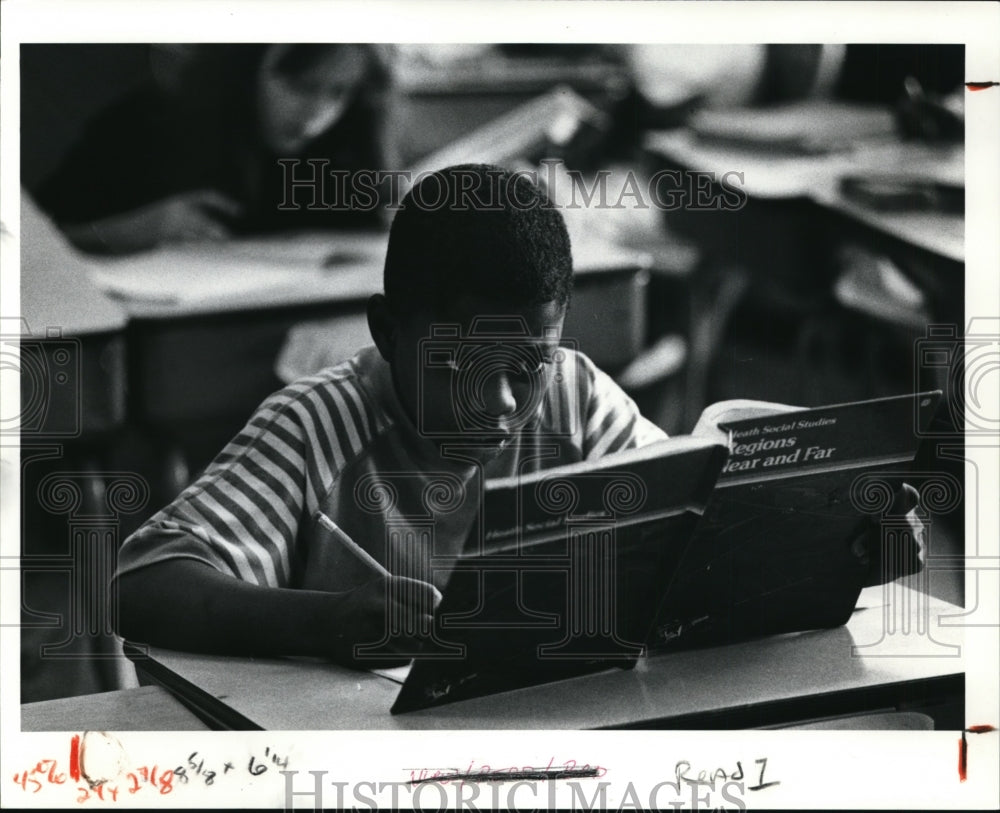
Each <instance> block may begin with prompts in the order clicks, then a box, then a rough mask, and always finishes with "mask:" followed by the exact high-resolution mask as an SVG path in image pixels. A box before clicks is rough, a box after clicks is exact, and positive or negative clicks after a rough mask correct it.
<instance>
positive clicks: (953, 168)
mask: <svg viewBox="0 0 1000 813" xmlns="http://www.w3.org/2000/svg"><path fill="white" fill-rule="evenodd" d="M645 143H646V148H647V149H648V150H650V151H651V152H653V153H656V154H660V155H663V156H665V157H666V158H668V159H669V160H671V161H673V162H676V163H678V164H680V165H681V166H684V167H687V168H689V169H693V170H699V171H710V172H714V173H715V174H716V176H717V177H722V176H723V175H725V173H727V172H740V173H742V180H741V182H740V185H741V187H742V188H743V189H744V190H745V191H746V193H747V194H748V195H750V196H751V197H756V198H760V199H763V200H779V199H789V198H808V199H811V200H813V201H815V202H816V203H818V204H819V205H820V206H824V207H826V208H829V209H832V210H833V211H836V212H838V213H841V214H844V215H847V216H848V217H850V218H853V219H854V220H857V221H860V222H861V223H863V224H864V225H865V226H867V227H869V228H871V229H874V230H875V231H878V232H882V233H884V234H886V235H888V236H889V237H893V238H895V239H898V240H902V241H904V242H907V243H909V244H911V245H915V246H917V247H919V248H922V249H924V250H926V251H929V252H931V253H933V254H936V255H939V256H942V257H944V258H946V259H948V260H953V261H955V262H958V263H961V262H963V261H964V259H965V218H964V217H963V216H962V215H961V214H949V213H944V212H920V211H894V212H880V211H876V210H874V209H871V208H869V207H865V206H862V205H860V204H857V203H855V202H853V201H850V200H847V199H846V198H844V196H843V195H841V194H840V192H839V182H840V179H841V178H843V177H845V176H847V175H859V174H865V173H869V172H871V173H878V174H880V175H893V174H898V175H899V176H901V177H903V176H905V177H913V176H919V177H921V178H923V179H925V180H927V181H936V182H940V183H946V184H952V185H961V184H962V183H963V180H964V167H965V154H964V149H963V148H962V147H960V146H959V147H928V146H925V145H919V144H910V143H902V142H888V143H877V144H868V145H864V144H862V145H859V146H858V147H856V148H855V149H852V150H841V151H836V152H828V153H822V154H815V155H792V156H788V155H781V154H775V153H770V154H769V153H766V152H762V151H760V150H743V149H740V148H738V147H733V146H720V145H718V144H713V143H704V142H701V141H699V139H698V138H697V137H696V136H695V134H694V133H691V132H689V131H684V130H681V131H670V132H662V133H651V134H650V135H649V136H648V137H647V139H646V142H645Z"/></svg>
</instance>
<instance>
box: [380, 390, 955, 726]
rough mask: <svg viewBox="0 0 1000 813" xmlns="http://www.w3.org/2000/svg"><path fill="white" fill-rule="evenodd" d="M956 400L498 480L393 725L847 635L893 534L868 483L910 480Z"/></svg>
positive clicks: (752, 430) (726, 423)
mask: <svg viewBox="0 0 1000 813" xmlns="http://www.w3.org/2000/svg"><path fill="white" fill-rule="evenodd" d="M939 400H940V393H939V392H932V393H923V394H917V395H906V396H900V397H893V398H883V399H877V400H873V401H865V402H859V403H852V404H842V405H838V406H831V407H822V408H817V409H803V410H794V411H782V412H779V413H775V412H774V411H773V410H768V409H766V408H763V409H762V408H760V407H759V406H758V407H752V408H739V407H737V408H733V407H732V406H729V405H726V404H721V405H717V406H713V407H709V408H708V410H706V413H708V414H707V417H708V418H709V419H710V420H709V421H707V423H711V424H712V425H713V426H714V425H716V424H717V423H718V422H719V421H721V423H718V425H719V426H720V427H721V429H723V430H724V431H725V433H726V434H725V435H721V434H718V433H717V436H718V438H722V437H728V441H729V449H728V454H727V449H726V448H725V446H721V445H718V443H714V444H713V443H712V442H711V440H710V439H699V438H694V437H690V438H687V437H685V438H675V439H672V440H669V441H665V442H661V443H657V444H655V445H653V446H649V447H646V448H644V449H640V450H637V451H631V452H626V453H622V454H616V455H609V456H608V457H605V458H602V459H601V460H599V461H596V462H594V463H582V464H574V465H571V466H565V467H560V468H554V469H548V470H543V471H541V472H537V473H532V474H530V475H525V476H521V477H513V478H507V479H503V480H496V481H488V482H487V484H486V487H485V493H484V498H483V504H482V508H481V512H480V516H479V519H478V521H477V524H476V526H475V527H474V528H473V530H472V532H471V533H470V536H469V539H468V541H467V546H466V550H467V554H466V556H464V557H463V558H462V559H460V560H459V561H458V562H457V564H456V566H455V568H454V571H453V573H452V576H451V579H450V581H449V582H448V584H447V586H446V588H445V591H444V598H443V601H442V603H441V605H440V606H439V608H438V610H437V612H436V613H435V619H434V636H433V640H432V641H431V642H430V644H429V646H428V647H427V651H426V653H425V654H424V655H421V656H419V657H417V658H416V660H415V661H414V664H413V666H412V668H411V669H410V671H409V673H408V674H407V675H406V677H405V681H404V682H403V687H402V689H401V691H400V694H399V696H398V697H397V699H396V702H395V705H394V706H393V709H392V710H393V713H399V712H405V711H411V710H415V709H419V708H425V707H428V706H433V705H438V704H441V703H447V702H451V701H454V700H461V699H464V698H469V697H475V696H479V695H483V694H491V693H494V692H499V691H506V690H510V689H516V688H519V687H523V686H527V685H532V684H537V683H544V682H549V681H553V680H559V679H563V678H567V677H571V676H574V675H577V674H582V673H585V672H590V671H595V670H599V669H604V668H609V667H613V666H622V667H628V666H631V665H633V664H634V663H635V661H636V659H637V658H638V657H639V656H640V654H642V652H643V651H648V650H651V651H654V652H655V651H662V650H670V649H673V648H681V647H688V646H694V645H704V644H710V643H713V644H715V643H725V642H729V641H734V640H739V639H741V638H746V637H749V636H753V635H765V634H773V633H780V632H791V631H799V630H806V629H814V628H821V627H832V626H838V625H840V624H843V623H844V622H846V620H847V619H848V617H849V616H850V614H851V612H852V610H853V608H854V605H855V603H856V601H857V597H858V594H859V592H860V590H861V587H862V586H863V583H864V581H865V578H866V576H867V575H868V573H869V567H870V562H868V561H867V560H866V558H865V557H864V556H861V555H859V551H858V549H857V547H856V544H855V543H856V540H857V539H858V538H859V537H860V536H862V535H863V534H865V533H866V532H870V531H875V532H877V528H876V527H875V526H874V524H873V522H872V519H871V517H869V516H867V515H866V514H865V512H864V508H865V496H864V493H863V491H864V488H865V483H866V481H865V479H864V478H866V477H870V476H875V475H877V473H878V472H880V471H885V470H886V469H892V470H893V471H894V472H898V471H900V470H901V469H905V466H906V464H908V463H909V462H910V461H912V459H913V457H914V455H915V453H916V450H917V446H918V442H919V438H920V433H921V432H922V431H923V430H924V429H926V427H927V425H928V424H929V422H930V420H931V418H932V416H933V414H934V411H935V410H936V408H937V406H938V402H939ZM740 418H743V420H740ZM859 489H860V491H859Z"/></svg>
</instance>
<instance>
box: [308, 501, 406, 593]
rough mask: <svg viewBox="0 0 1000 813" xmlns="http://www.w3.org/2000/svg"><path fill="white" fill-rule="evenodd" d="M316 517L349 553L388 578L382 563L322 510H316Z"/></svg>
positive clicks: (387, 572)
mask: <svg viewBox="0 0 1000 813" xmlns="http://www.w3.org/2000/svg"><path fill="white" fill-rule="evenodd" d="M316 519H317V521H318V522H319V524H320V525H322V526H323V527H324V528H326V529H327V530H328V531H329V532H330V533H332V534H333V535H334V537H336V538H337V540H338V541H340V542H341V543H342V544H343V545H344V547H345V548H347V549H348V550H349V551H350V552H351V553H353V554H354V555H355V556H357V557H358V559H360V560H361V561H362V562H364V563H365V564H366V565H368V567H369V568H371V569H372V570H373V571H375V573H377V574H378V575H379V576H384V577H385V578H389V576H391V575H392V574H391V573H389V571H388V570H386V569H385V568H384V567H382V565H380V564H379V563H378V561H376V559H375V558H374V557H373V556H372V555H371V554H370V553H369V552H368V551H366V550H365V549H364V548H362V547H361V546H360V545H359V544H358V543H357V542H355V541H354V540H353V539H351V537H349V536H348V535H347V534H345V533H344V532H343V531H342V530H341V529H340V527H339V526H338V525H337V523H336V522H334V521H333V520H332V519H330V518H329V517H328V516H327V515H326V514H324V513H323V512H322V511H317V512H316Z"/></svg>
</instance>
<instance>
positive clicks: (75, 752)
mask: <svg viewBox="0 0 1000 813" xmlns="http://www.w3.org/2000/svg"><path fill="white" fill-rule="evenodd" d="M69 775H70V776H71V777H73V781H74V782H79V781H80V735H79V734H75V735H74V736H73V739H71V740H70V741H69Z"/></svg>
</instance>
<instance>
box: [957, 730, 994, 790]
mask: <svg viewBox="0 0 1000 813" xmlns="http://www.w3.org/2000/svg"><path fill="white" fill-rule="evenodd" d="M991 731H996V728H995V727H994V726H991V725H987V724H982V725H970V726H969V727H968V728H966V729H965V730H964V731H962V739H960V740H959V741H958V781H959V782H964V781H965V780H966V778H967V776H968V773H969V741H968V740H967V739H966V738H965V735H966V734H967V733H968V734H988V733H989V732H991Z"/></svg>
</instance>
